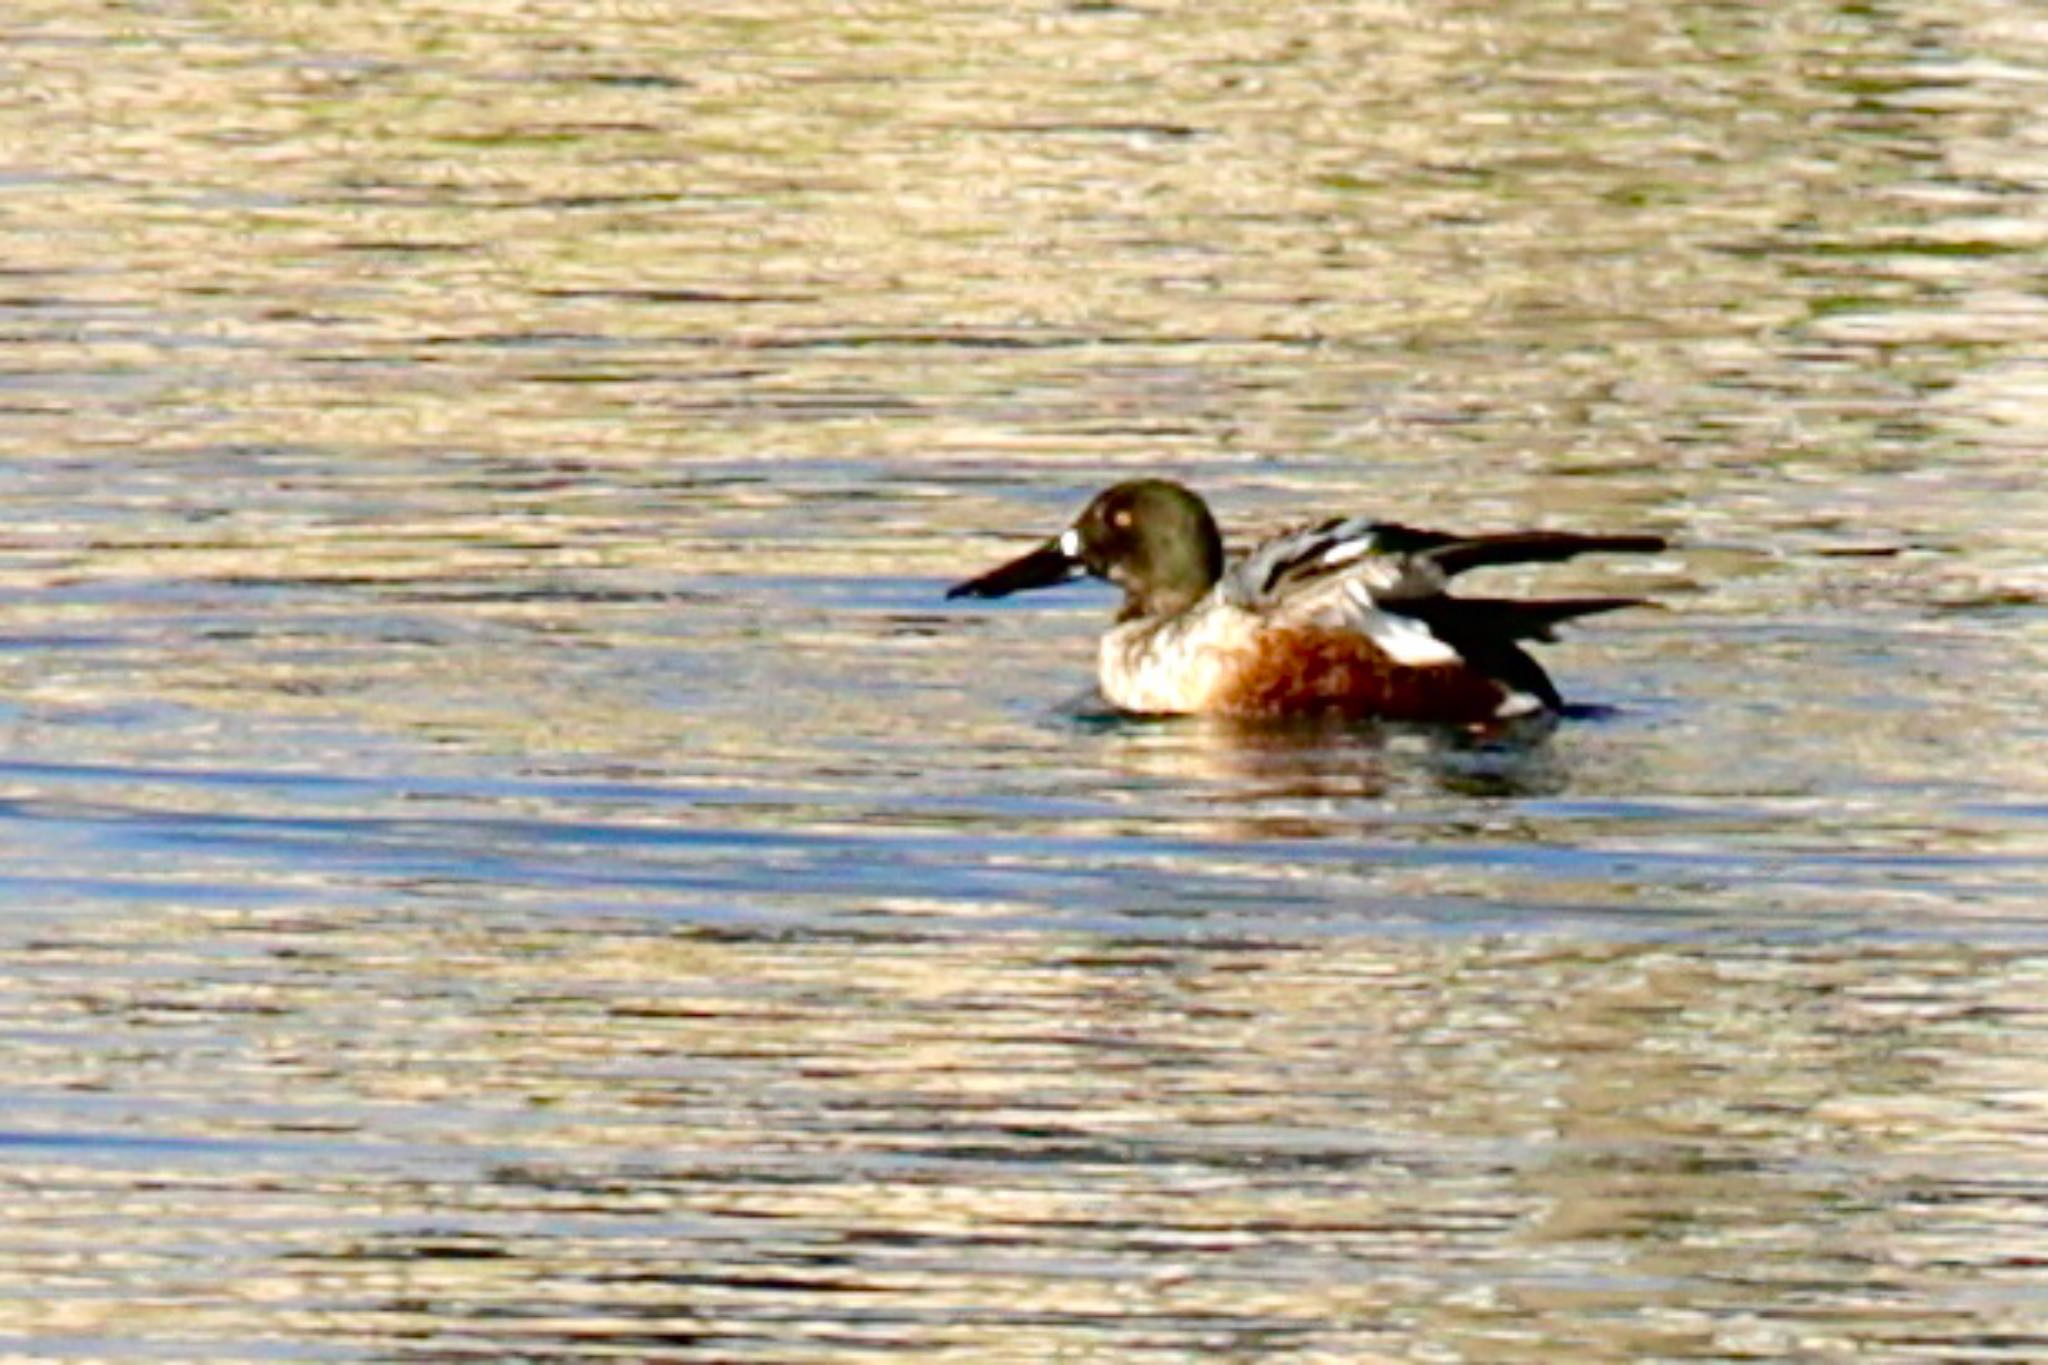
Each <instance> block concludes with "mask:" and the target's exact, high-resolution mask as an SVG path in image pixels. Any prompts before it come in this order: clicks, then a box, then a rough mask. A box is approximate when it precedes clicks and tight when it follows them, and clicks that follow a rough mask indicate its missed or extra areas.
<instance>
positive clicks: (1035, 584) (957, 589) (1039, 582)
mask: <svg viewBox="0 0 2048 1365" xmlns="http://www.w3.org/2000/svg"><path fill="white" fill-rule="evenodd" d="M1083 572H1085V570H1084V568H1083V566H1082V564H1081V561H1080V560H1078V559H1075V558H1074V557H1073V556H1072V555H1069V554H1068V553H1067V552H1066V550H1065V548H1064V547H1062V545H1061V544H1060V541H1059V540H1048V541H1047V542H1045V544H1043V545H1041V546H1039V547H1038V548H1037V549H1035V550H1033V551H1032V552H1031V553H1030V554H1028V555H1024V556H1021V557H1020V558H1017V559H1013V560H1011V561H1010V562H1009V563H1007V564H1001V565H998V566H996V567H995V568H993V569H990V570H989V571H988V572H987V573H985V574H983V575H982V576H981V577H979V578H970V579H968V580H967V581H966V582H965V583H955V584H954V585H953V586H952V587H950V588H948V589H946V596H947V597H1008V596H1009V595H1010V594H1011V593H1013V592H1025V591H1028V590H1029V589H1032V588H1050V587H1052V586H1054V585H1055V584H1059V583H1064V582H1066V581H1067V580H1068V579H1070V578H1077V577H1079V576H1080V575H1081V574H1082V573H1083Z"/></svg>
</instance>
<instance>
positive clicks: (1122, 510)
mask: <svg viewBox="0 0 2048 1365" xmlns="http://www.w3.org/2000/svg"><path fill="white" fill-rule="evenodd" d="M1109 524H1110V525H1111V526H1114V527H1116V529H1117V530H1119V531H1128V530H1130V529H1131V509H1130V508H1128V507H1119V508H1117V509H1116V510H1115V511H1114V512H1111V513H1110V514H1109Z"/></svg>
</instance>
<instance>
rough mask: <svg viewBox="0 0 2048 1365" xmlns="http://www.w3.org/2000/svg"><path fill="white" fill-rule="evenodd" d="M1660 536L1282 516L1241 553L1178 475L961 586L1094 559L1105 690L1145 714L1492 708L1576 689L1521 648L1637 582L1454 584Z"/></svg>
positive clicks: (1423, 712) (1406, 715)
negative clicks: (1104, 630) (1464, 529)
mask: <svg viewBox="0 0 2048 1365" xmlns="http://www.w3.org/2000/svg"><path fill="white" fill-rule="evenodd" d="M1664 547H1665V542H1664V540H1663V539H1662V538H1661V537H1659V536H1648V535H1577V534H1574V533H1572V532H1569V531H1518V532H1509V533H1506V534H1494V535H1476V536H1465V535H1454V534H1451V533H1449V532H1445V531H1426V530H1420V529H1417V528H1414V527H1409V526H1400V525H1396V524H1393V523H1391V522H1382V521H1370V520H1367V519H1365V518H1363V517H1352V518H1337V519H1334V520H1330V521H1325V522H1321V523H1319V524H1317V525H1314V526H1306V527H1301V528H1298V529H1296V530H1292V531H1285V532H1282V533H1281V534H1279V535H1277V536H1274V537H1272V538H1271V539H1269V540H1266V541H1264V542H1262V543H1260V544H1259V545H1257V546H1254V547H1253V548H1252V549H1251V550H1250V551H1249V552H1248V553H1246V554H1244V555H1243V556H1241V557H1239V558H1237V559H1235V560H1230V561H1227V562H1226V559H1225V556H1224V551H1223V537H1222V534H1221V533H1220V532H1219V531H1218V530H1217V529H1216V520H1215V518H1214V517H1213V516H1211V515H1210V513H1209V508H1208V506H1207V505H1206V504H1205V503H1204V502H1203V501H1202V500H1201V498H1199V497H1197V496H1196V495H1195V494H1194V493H1193V492H1192V491H1191V490H1189V489H1187V488H1184V487H1182V486H1181V485H1180V484H1177V483H1171V482H1168V481H1167V480H1164V479H1138V480H1134V481H1132V482H1130V483H1120V484H1118V485H1116V486H1115V487H1114V488H1111V489H1108V490H1106V491H1104V492H1102V493H1100V494H1098V495H1097V496H1096V497H1095V499H1094V501H1092V502H1090V503H1089V504H1088V507H1087V509H1086V510H1085V511H1083V512H1082V513H1081V515H1080V517H1079V518H1077V519H1076V520H1075V522H1074V524H1073V525H1072V526H1069V527H1068V528H1067V529H1066V530H1065V531H1063V532H1061V533H1060V534H1059V535H1058V536H1055V537H1054V538H1053V539H1051V540H1049V541H1047V542H1045V543H1044V544H1043V545H1041V546H1039V547H1038V548H1037V549H1035V550H1033V551H1031V552H1030V553H1029V554H1026V555H1023V556H1021V557H1020V558H1017V559H1014V560H1011V561H1010V562H1009V563H1007V564H1003V565H1000V566H999V567H997V568H995V569H991V570H990V571H989V572H987V573H985V574H983V575H981V576H980V577H979V578H973V579H969V580H968V581H967V582H965V583H960V584H957V585H955V586H954V587H953V588H952V589H950V590H949V591H948V592H947V594H946V596H947V597H949V598H952V597H1006V596H1008V595H1009V594H1011V593H1014V592H1022V591H1024V590H1026V589H1030V588H1046V587H1051V586H1053V585H1055V584H1058V583H1064V582H1067V581H1069V580H1070V579H1074V578H1078V577H1080V576H1082V575H1083V574H1093V575H1094V576H1096V577H1097V578H1104V579H1107V580H1108V581H1110V582H1111V583H1114V584H1116V585H1117V586H1118V587H1120V588H1122V589H1123V590H1124V601H1123V608H1122V610H1120V611H1119V612H1118V613H1117V618H1116V624H1115V625H1114V626H1113V627H1112V628H1111V629H1110V631H1109V633H1108V634H1107V635H1105V636H1103V638H1102V648H1101V658H1100V666H1099V677H1100V681H1101V686H1102V693H1103V696H1104V697H1105V698H1107V699H1108V701H1109V702H1110V704H1111V705H1113V706H1115V707H1116V708H1117V709H1119V710H1122V711H1126V712H1132V713H1136V714H1141V715H1215V716H1236V717H1245V718H1280V717H1290V716H1338V717H1343V718H1349V719H1367V718H1379V719H1387V720H1410V721H1431V722H1442V723H1454V724H1473V723H1484V722H1489V721H1495V720H1504V719H1508V718H1512V717H1516V716H1522V715H1528V714H1534V713H1539V712H1555V711H1557V710H1558V709H1559V708H1560V707H1561V706H1562V705H1563V703H1562V701H1561V700H1560V699H1559V697H1558V693H1557V688H1556V687H1555V686H1553V685H1552V683H1551V681H1550V678H1549V677H1548V676H1547V675H1546V674H1545V673H1544V671H1543V669H1542V668H1541V667H1540V666H1539V665H1538V664H1537V662H1536V661H1535V660H1534V659H1532V658H1530V657H1529V655H1528V653H1527V652H1526V651H1525V650H1524V649H1523V648H1522V646H1521V643H1520V642H1521V641H1524V640H1550V639H1554V638H1555V637H1554V636H1553V635H1552V633H1551V632H1552V628H1553V627H1555V626H1556V625H1557V624H1558V623H1559V622H1562V621H1568V620H1571V619H1572V618H1574V617H1578V616H1587V615H1591V614H1592V613H1594V612H1602V611H1613V610H1615V609H1617V608H1620V607H1632V606H1637V605H1641V604H1642V603H1643V602H1644V599H1642V598H1639V597H1571V598H1551V599H1546V600H1534V601H1516V600H1512V599H1506V598H1494V597H1453V596H1451V595H1450V594H1449V593H1448V592H1447V591H1446V585H1447V584H1448V583H1449V580H1450V579H1452V578H1453V577H1455V576H1456V575H1458V574H1460V573H1463V572H1464V571H1465V570H1467V569H1476V568H1480V567H1482V566H1486V565H1494V564H1520V563H1527V562H1531V561H1552V560H1563V559H1570V558H1572V557H1573V556H1575V555H1580V554H1585V553H1587V552H1588V551H1595V550H1607V551H1621V552H1628V553H1648V552H1653V551H1657V550H1661V549H1663V548H1664Z"/></svg>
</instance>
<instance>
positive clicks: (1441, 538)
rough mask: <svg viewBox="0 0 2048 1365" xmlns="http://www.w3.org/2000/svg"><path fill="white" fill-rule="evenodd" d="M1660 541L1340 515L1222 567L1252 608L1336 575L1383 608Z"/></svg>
mask: <svg viewBox="0 0 2048 1365" xmlns="http://www.w3.org/2000/svg"><path fill="white" fill-rule="evenodd" d="M1665 546H1666V542H1665V540H1664V538H1663V537H1662V536H1650V535H1583V534H1580V533H1578V532H1575V531H1509V532H1504V533H1500V534H1494V535H1478V536H1467V535H1459V534H1457V533H1455V532H1451V531H1432V530H1428V529H1426V528H1423V527H1419V526H1403V525H1401V524H1400V523H1398V522H1391V521H1374V520H1371V519H1369V518H1366V517H1340V518H1335V519H1332V520H1330V521H1324V522H1319V523H1317V524H1316V525H1314V526H1303V527H1298V528H1296V529H1295V530H1292V531H1283V532H1281V533H1280V534H1279V535H1277V536H1274V537H1273V538H1272V539H1270V540H1267V541H1264V542H1262V543H1261V544H1259V545H1257V546H1255V547H1253V549H1252V550H1251V551H1250V553H1248V554H1246V555H1245V557H1244V558H1243V559H1241V560H1238V561H1237V562H1236V563H1235V564H1233V565H1232V566H1231V567H1230V569H1229V571H1228V572H1227V573H1226V574H1225V583H1224V586H1225V590H1226V591H1227V592H1228V593H1229V594H1230V596H1231V598H1232V600H1234V601H1236V602H1237V603H1238V604H1239V605H1241V606H1246V607H1252V608H1260V607H1265V606H1270V605H1273V604H1275V603H1277V602H1279V601H1281V600H1282V599H1284V598H1290V597H1293V596H1295V595H1296V594H1299V593H1304V592H1309V591H1312V590H1313V589H1314V588H1315V587H1316V585H1318V584H1319V583H1322V582H1324V581H1333V580H1338V579H1342V580H1347V581H1352V582H1356V583H1358V584H1360V585H1361V586H1362V587H1363V588H1364V589H1365V591H1367V592H1368V593H1370V594H1371V596H1372V598H1373V600H1374V601H1375V602H1376V603H1379V604H1381V605H1384V606H1387V607H1389V608H1390V609H1391V608H1394V607H1395V606H1396V604H1397V603H1400V602H1408V601H1426V600H1429V599H1431V598H1434V597H1437V596H1440V595H1441V594H1442V593H1443V592H1444V590H1445V587H1446V586H1447V585H1448V584H1449V582H1450V580H1451V579H1453V578H1455V577H1456V576H1457V575H1459V574H1461V573H1464V572H1465V571H1466V570H1468V569H1478V568H1485V567H1489V566H1492V565H1499V564H1532V563H1555V562H1557V561H1560V560H1566V559H1572V558H1575V557H1577V556H1579V555H1582V554H1592V553H1597V552H1604V553H1620V554H1653V553H1655V552H1657V551H1659V550H1662V549H1664V548H1665ZM1586 600H1588V601H1592V600H1595V599H1586ZM1597 600H1601V601H1605V600H1609V599H1597ZM1615 600H1617V601H1619V599H1615ZM1510 605H1511V604H1510ZM1609 609H1610V608H1599V607H1589V608H1587V610H1609ZM1585 614H1586V612H1585V611H1577V612H1567V613H1566V615H1564V616H1556V617H1554V619H1553V623H1554V621H1555V620H1564V619H1567V617H1568V616H1570V615H1585Z"/></svg>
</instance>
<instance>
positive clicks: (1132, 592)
mask: <svg viewBox="0 0 2048 1365" xmlns="http://www.w3.org/2000/svg"><path fill="white" fill-rule="evenodd" d="M1082 574H1093V575H1094V576H1095V577H1097V578H1105V579H1108V580H1109V581H1110V582H1112V583H1114V584H1116V585H1117V586H1118V587H1120V588H1122V589H1123V590H1124V605H1123V610H1122V611H1121V612H1119V613H1118V619H1119V620H1130V619H1132V618H1134V617H1148V616H1170V615H1172V614H1173V613H1174V612H1177V611H1182V610H1184V609H1186V608H1187V607H1190V606H1192V605H1194V603H1195V602H1196V601H1198V600H1199V599H1200V598H1201V596H1202V595H1203V594H1204V593H1206V592H1208V591H1209V589H1210V588H1212V587H1214V586H1215V584H1216V580H1217V579H1218V578H1220V577H1222V575H1223V535H1222V533H1221V532H1219V531H1218V530H1217V529H1216V519H1215V518H1214V517H1212V516H1210V515H1209V509H1208V507H1207V505H1205V504H1204V503H1203V502H1202V500H1201V499H1200V498H1199V497H1197V496H1195V494H1194V493H1193V492H1192V491H1191V490H1189V489H1187V488H1184V487H1182V486H1181V485H1180V484H1177V483H1173V482H1171V481H1169V480H1166V479H1133V480H1132V481H1131V482H1129V483H1120V484H1118V485H1116V487H1114V488H1108V489H1104V490H1103V491H1102V492H1100V493H1098V494H1096V495H1095V500H1094V501H1093V502H1091V503H1089V504H1088V506H1087V508H1086V509H1085V510H1083V511H1082V513H1081V515H1080V516H1078V517H1076V518H1075V519H1074V524H1073V525H1072V526H1069V527H1068V528H1067V529H1066V530H1064V531H1062V532H1061V533H1060V534H1059V535H1057V536H1054V537H1053V538H1052V539H1051V540H1048V541H1046V542H1045V544H1043V545H1041V546H1039V547H1038V548H1037V549H1035V550H1033V551H1031V553H1029V554H1027V555H1023V556H1021V557H1019V558H1017V559H1013V560H1011V561H1010V562H1009V563H1007V564H1002V565H998V566H997V567H996V568H993V569H991V570H989V571H988V572H987V573H985V574H983V575H981V577H979V578H970V579H969V580H967V581H966V582H965V583H959V584H955V585H954V586H953V587H952V588H950V589H948V590H947V593H946V596H948V597H1007V596H1009V595H1010V594H1011V593H1013V592H1024V591H1026V590H1028V589H1031V588H1049V587H1052V586H1053V585H1055V584H1058V583H1065V582H1067V581H1068V580H1070V579H1074V578H1078V577H1080V576H1081V575H1082Z"/></svg>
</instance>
